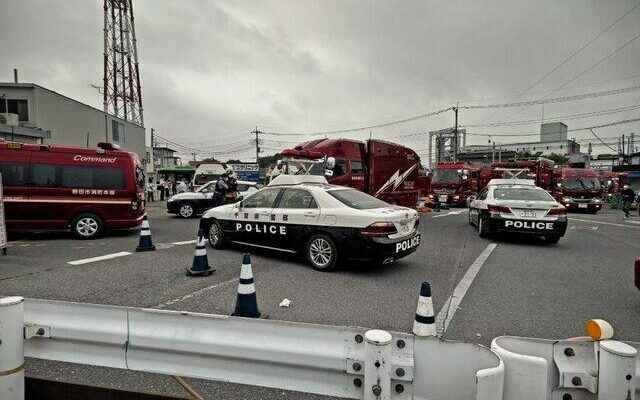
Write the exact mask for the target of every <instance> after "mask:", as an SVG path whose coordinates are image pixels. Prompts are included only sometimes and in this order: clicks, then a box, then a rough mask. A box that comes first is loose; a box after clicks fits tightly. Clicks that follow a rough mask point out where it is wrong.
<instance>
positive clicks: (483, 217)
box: [469, 179, 567, 243]
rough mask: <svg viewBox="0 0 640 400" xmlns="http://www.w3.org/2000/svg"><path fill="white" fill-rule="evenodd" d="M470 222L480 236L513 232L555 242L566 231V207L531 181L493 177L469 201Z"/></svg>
mask: <svg viewBox="0 0 640 400" xmlns="http://www.w3.org/2000/svg"><path fill="white" fill-rule="evenodd" d="M469 224H471V225H474V226H475V227H476V228H477V230H478V234H479V235H480V236H481V237H486V236H489V235H491V234H492V233H498V232H516V233H525V234H531V235H537V236H543V237H544V239H545V241H546V242H547V243H557V242H558V240H560V238H561V237H562V236H564V234H565V232H566V230H567V210H566V208H564V206H563V205H562V204H560V203H558V202H557V201H556V200H555V199H554V198H553V197H552V196H551V195H550V194H549V192H547V191H546V190H544V189H542V188H539V187H537V186H535V184H534V182H533V181H532V180H523V179H492V180H491V181H489V184H488V185H487V187H485V188H484V190H482V191H481V192H480V193H478V195H477V196H476V197H475V198H473V200H472V201H471V202H470V205H469Z"/></svg>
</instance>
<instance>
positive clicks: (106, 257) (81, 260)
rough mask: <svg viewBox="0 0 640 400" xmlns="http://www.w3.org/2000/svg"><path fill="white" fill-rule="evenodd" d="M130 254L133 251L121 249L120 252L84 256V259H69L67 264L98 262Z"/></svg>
mask: <svg viewBox="0 0 640 400" xmlns="http://www.w3.org/2000/svg"><path fill="white" fill-rule="evenodd" d="M129 254H131V253H129V252H128V251H121V252H119V253H113V254H106V255H104V256H98V257H91V258H83V259H80V260H74V261H68V262H67V264H70V265H82V264H89V263H92V262H96V261H102V260H110V259H112V258H118V257H124V256H128V255H129Z"/></svg>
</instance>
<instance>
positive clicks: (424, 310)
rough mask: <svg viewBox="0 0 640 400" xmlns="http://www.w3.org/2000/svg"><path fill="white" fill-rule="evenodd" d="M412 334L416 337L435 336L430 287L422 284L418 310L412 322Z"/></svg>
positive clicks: (425, 283) (426, 283)
mask: <svg viewBox="0 0 640 400" xmlns="http://www.w3.org/2000/svg"><path fill="white" fill-rule="evenodd" d="M413 334H414V335H416V336H436V318H435V316H434V315H433V302H432V300H431V285H430V284H429V282H422V287H421V288H420V297H419V298H418V308H417V310H416V316H415V319H414V321H413Z"/></svg>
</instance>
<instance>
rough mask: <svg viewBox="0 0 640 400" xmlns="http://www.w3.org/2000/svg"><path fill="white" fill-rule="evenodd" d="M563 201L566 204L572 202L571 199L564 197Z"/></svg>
mask: <svg viewBox="0 0 640 400" xmlns="http://www.w3.org/2000/svg"><path fill="white" fill-rule="evenodd" d="M562 201H564V202H565V203H568V202H570V201H571V197H563V198H562Z"/></svg>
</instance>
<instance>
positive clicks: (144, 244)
mask: <svg viewBox="0 0 640 400" xmlns="http://www.w3.org/2000/svg"><path fill="white" fill-rule="evenodd" d="M155 249H156V246H154V245H153V242H152V241H151V228H150V227H149V220H148V219H147V214H145V215H144V217H142V226H141V227H140V241H139V242H138V247H136V251H151V250H155Z"/></svg>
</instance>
